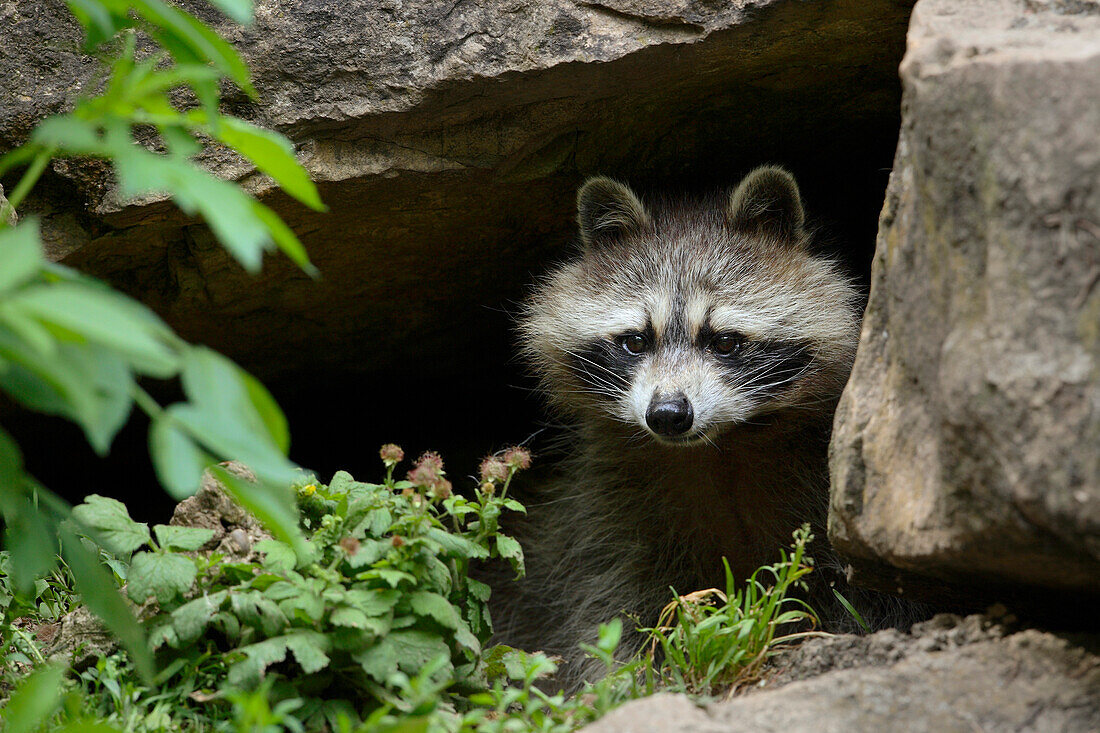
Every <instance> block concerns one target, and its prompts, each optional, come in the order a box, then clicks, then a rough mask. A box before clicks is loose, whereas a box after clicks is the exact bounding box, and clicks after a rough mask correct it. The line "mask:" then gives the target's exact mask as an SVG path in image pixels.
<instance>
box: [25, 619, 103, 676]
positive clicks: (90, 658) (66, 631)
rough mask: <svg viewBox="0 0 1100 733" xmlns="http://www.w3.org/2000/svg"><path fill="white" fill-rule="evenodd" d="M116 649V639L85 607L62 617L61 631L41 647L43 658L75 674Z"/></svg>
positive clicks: (59, 629)
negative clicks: (71, 670)
mask: <svg viewBox="0 0 1100 733" xmlns="http://www.w3.org/2000/svg"><path fill="white" fill-rule="evenodd" d="M117 650H118V640H117V639H115V637H114V635H113V634H112V633H111V632H110V631H108V630H107V627H106V626H105V625H104V624H103V622H102V621H100V620H99V618H98V617H97V616H95V615H94V614H93V613H92V612H91V611H89V610H88V607H87V606H77V607H76V608H74V609H73V610H72V611H70V612H69V613H67V614H65V615H64V616H62V617H61V622H60V628H58V629H56V632H55V634H54V635H53V636H52V637H51V638H50V639H49V641H43V644H42V656H43V657H45V658H47V659H49V660H50V661H54V662H60V663H62V664H67V665H69V666H71V667H72V668H73V669H75V670H78V671H83V670H84V669H86V668H88V667H90V666H91V665H93V664H95V663H96V661H98V660H99V659H100V658H101V657H105V656H107V655H108V654H113V653H114V652H115V651H117Z"/></svg>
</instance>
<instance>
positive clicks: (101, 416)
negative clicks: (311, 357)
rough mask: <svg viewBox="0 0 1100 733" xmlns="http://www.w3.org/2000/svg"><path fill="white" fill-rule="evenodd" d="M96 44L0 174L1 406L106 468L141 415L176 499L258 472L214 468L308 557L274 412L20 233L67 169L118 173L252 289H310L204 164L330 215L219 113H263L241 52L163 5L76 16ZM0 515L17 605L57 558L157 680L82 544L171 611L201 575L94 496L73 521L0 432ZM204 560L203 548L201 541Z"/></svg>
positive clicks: (255, 207) (242, 9)
mask: <svg viewBox="0 0 1100 733" xmlns="http://www.w3.org/2000/svg"><path fill="white" fill-rule="evenodd" d="M67 1H68V6H69V9H70V10H71V11H72V13H73V15H74V16H75V18H76V19H77V21H78V22H79V23H80V24H81V26H82V27H83V29H84V37H85V43H84V48H85V50H86V51H87V52H89V53H93V54H96V55H97V56H98V58H100V60H101V61H102V62H103V64H104V66H105V72H106V73H105V76H104V82H103V84H102V86H101V87H100V88H99V89H97V90H95V92H94V94H93V95H92V96H86V97H83V98H81V99H78V100H75V102H74V104H73V105H72V111H71V112H68V113H66V114H62V115H57V116H54V117H51V118H49V119H47V120H45V121H43V122H42V123H41V124H40V125H39V126H38V127H37V128H36V129H35V130H34V131H33V132H32V133H31V135H30V138H29V141H28V142H27V144H26V145H24V146H22V147H20V148H17V149H15V150H12V151H10V152H9V153H7V154H5V155H4V156H3V157H0V174H4V173H7V172H9V171H12V170H15V169H18V168H25V170H24V173H23V175H22V178H21V179H20V180H19V182H18V183H17V184H16V185H15V186H14V187H13V188H12V190H11V193H10V196H9V202H8V205H7V206H5V207H4V209H5V210H4V211H0V390H3V391H4V392H5V393H7V394H8V395H10V396H11V397H12V398H14V399H15V400H16V401H17V402H19V403H21V404H23V405H24V406H25V407H27V408H29V409H32V410H35V411H39V412H43V413H47V414H51V415H58V416H61V417H64V418H67V419H69V420H71V421H73V422H74V423H76V424H77V425H79V426H80V427H81V428H82V429H83V431H84V434H85V436H86V437H87V440H88V442H89V444H90V445H91V446H92V447H93V448H94V449H95V450H96V451H97V452H98V453H100V454H101V455H102V454H106V453H107V452H108V451H109V450H110V447H111V444H112V442H113V440H114V437H115V435H116V434H117V433H118V431H119V430H120V429H121V428H122V426H123V425H124V424H125V423H126V421H127V419H128V418H129V416H130V413H131V412H132V410H133V408H134V406H135V405H136V406H137V407H138V408H139V409H140V410H142V411H144V412H145V413H147V414H148V415H149V417H150V419H151V426H150V431H149V451H150V455H151V457H152V461H153V465H154V468H155V470H156V474H157V477H158V479H159V480H160V482H161V484H162V485H163V486H164V488H165V489H166V490H167V491H168V492H169V493H170V494H171V495H172V496H173V497H175V498H177V499H182V498H184V497H186V496H188V495H190V494H192V493H194V492H195V490H197V489H198V487H199V484H200V480H201V477H202V473H203V471H204V470H205V469H207V468H208V467H210V466H211V464H213V463H215V462H216V461H220V460H235V461H240V462H241V463H244V464H245V465H247V466H249V467H250V468H251V470H252V471H253V472H254V473H255V475H256V477H257V481H255V482H253V481H245V480H242V479H240V478H239V477H237V476H236V475H235V474H232V473H230V472H229V471H226V470H225V469H222V468H220V467H217V468H215V469H214V470H215V473H216V474H217V475H218V476H219V477H220V478H222V479H224V481H225V483H226V485H227V488H228V490H229V491H230V493H231V494H232V495H233V496H234V497H235V498H236V499H237V500H238V501H240V503H241V504H243V505H244V506H245V507H247V508H248V509H250V510H251V511H253V512H254V513H255V514H256V515H257V516H258V517H259V518H260V519H261V520H262V521H264V522H265V523H266V524H267V525H268V528H269V529H270V530H271V531H272V532H273V533H274V535H275V536H276V537H278V538H279V539H280V540H282V541H283V542H285V543H286V544H287V545H288V546H289V547H291V548H293V549H294V550H295V551H296V552H298V553H300V554H302V555H304V554H306V553H308V548H307V546H306V545H305V543H304V540H303V539H302V536H301V532H300V530H299V528H298V522H297V512H296V508H295V505H294V499H293V493H292V491H291V489H290V488H289V485H290V483H291V481H293V480H294V479H295V478H296V477H297V476H298V475H299V472H298V471H297V468H296V466H295V465H294V464H293V463H291V462H290V461H289V459H288V458H287V457H286V454H287V451H288V449H289V445H290V434H289V430H288V428H287V423H286V419H285V417H284V416H283V414H282V412H281V411H280V409H279V407H278V405H277V404H276V403H275V401H274V399H272V397H271V395H270V394H269V393H268V392H267V390H266V389H265V388H264V387H263V385H261V384H260V383H259V382H258V381H257V380H256V379H255V378H253V377H252V376H251V375H249V374H247V373H246V372H245V371H244V370H242V369H241V368H240V367H238V366H237V365H235V364H234V363H232V362H231V361H230V360H228V359H226V358H225V357H222V356H220V355H219V354H217V353H215V352H213V351H210V350H209V349H206V348H203V347H198V346H193V345H191V344H188V343H186V342H184V341H183V340H182V339H180V338H179V337H178V336H176V334H175V333H174V332H173V331H172V329H171V328H169V327H168V325H167V324H165V323H164V322H163V321H162V320H161V319H160V318H159V317H157V316H156V314H154V313H153V312H152V311H151V310H149V309H148V308H147V307H145V306H144V305H142V304H141V303H138V302H136V301H134V300H131V299H130V298H128V297H126V296H124V295H122V294H120V293H118V292H116V291H114V290H112V289H111V288H109V287H108V286H106V285H104V284H103V283H100V282H98V281H96V280H94V279H92V278H89V277H86V276H83V275H80V274H79V273H76V272H73V271H71V270H68V269H67V268H64V267H61V266H58V265H55V264H52V263H48V262H47V261H46V260H45V258H44V256H43V250H42V245H41V238H40V233H39V229H38V223H37V221H36V220H35V219H33V218H26V219H24V220H23V221H21V222H19V223H18V224H16V225H12V224H10V223H9V222H8V217H7V213H8V211H9V210H10V209H13V208H14V209H16V210H18V208H19V207H20V204H21V203H22V202H23V200H24V199H25V197H26V195H27V193H28V192H29V191H30V190H31V188H32V187H33V186H34V184H35V182H36V181H37V179H38V178H39V177H40V176H41V175H42V173H43V172H44V171H45V170H46V168H47V166H48V164H49V161H50V160H51V159H53V158H58V157H78V158H80V157H91V158H97V159H101V160H104V161H106V162H107V163H109V164H110V165H111V167H112V169H113V171H114V174H115V182H116V184H117V190H116V194H117V195H118V196H119V197H120V198H122V199H128V198H133V197H149V196H169V197H171V198H172V199H173V200H174V201H175V203H176V204H177V205H178V206H179V207H180V209H181V210H182V211H183V212H184V213H186V214H188V215H195V216H200V217H202V218H203V219H204V220H205V222H206V223H207V225H208V226H209V227H210V229H211V231H212V232H213V233H214V235H215V237H217V239H218V240H219V242H221V244H222V245H223V246H224V247H225V248H226V250H227V251H228V252H229V253H230V254H231V255H232V256H233V257H234V258H235V259H236V260H237V262H238V263H240V265H241V266H242V267H243V268H245V269H246V270H247V271H249V272H257V271H258V270H259V269H260V267H261V265H262V262H263V257H264V254H265V252H269V251H273V250H275V249H279V250H282V251H283V252H284V253H285V254H286V255H287V256H288V257H290V259H291V260H292V261H294V262H295V263H296V264H297V265H298V266H299V267H301V268H302V269H303V270H304V271H306V272H307V273H309V274H310V275H312V276H316V275H317V271H316V268H314V267H313V265H312V264H311V263H310V261H309V258H308V256H307V255H306V252H305V249H304V248H303V247H302V244H301V242H300V241H299V240H298V238H297V237H296V236H295V234H294V232H293V231H292V230H291V229H290V227H288V226H287V225H286V224H285V223H284V222H283V221H282V220H281V219H280V218H279V216H278V215H277V214H276V213H275V212H274V211H272V210H271V209H270V208H268V207H266V206H264V205H263V204H262V203H260V202H259V201H258V200H256V199H255V198H254V197H253V196H252V195H250V194H249V193H246V192H245V191H244V190H243V189H241V188H240V187H239V186H238V185H236V184H235V183H233V182H229V181H224V180H222V179H219V178H217V177H215V176H213V175H211V174H210V173H208V172H207V171H206V170H204V169H203V168H201V167H200V166H199V165H197V164H196V163H195V162H194V160H193V158H194V156H196V155H198V154H199V153H201V152H202V151H203V150H204V149H206V148H210V147H219V146H220V147H224V148H227V149H229V150H231V151H233V152H235V153H236V154H239V155H240V156H242V157H244V158H245V159H247V160H248V161H250V162H251V163H252V164H253V165H254V166H255V167H256V169H257V170H258V171H260V172H261V173H262V174H264V175H266V176H269V177H270V178H271V179H272V180H273V181H274V183H275V184H276V185H278V186H280V187H282V189H283V190H284V191H285V192H286V193H287V194H289V195H290V196H292V197H294V198H295V199H297V200H298V201H299V202H301V203H302V204H303V205H305V206H307V207H309V208H311V209H313V210H316V211H323V210H324V205H323V203H322V202H321V199H320V196H319V194H318V192H317V189H316V187H315V186H314V185H313V182H312V181H311V180H310V178H309V175H308V173H307V172H306V171H305V170H304V169H303V168H302V167H301V165H300V164H299V163H298V161H297V159H296V158H295V155H294V148H293V146H292V145H291V143H290V142H289V141H288V140H286V139H285V138H284V137H283V136H281V135H279V134H278V133H276V132H272V131H269V130H264V129H262V128H260V127H257V126H256V125H253V124H251V123H249V122H246V121H244V120H240V119H237V118H234V117H230V116H226V115H223V114H222V113H221V112H220V111H219V100H220V89H221V88H222V86H221V85H222V83H223V81H228V82H229V83H231V84H232V85H234V86H236V87H237V88H238V89H240V90H241V91H243V92H244V93H245V94H246V95H248V96H249V97H251V98H253V99H254V98H256V90H255V89H254V88H253V87H252V84H251V82H250V80H249V72H248V68H247V66H246V65H245V63H244V62H243V60H242V59H241V57H240V56H239V54H238V53H237V52H236V50H235V49H234V48H233V47H232V46H231V45H230V44H229V43H227V42H226V41H224V40H223V39H222V38H220V37H219V36H218V34H217V33H216V32H215V31H214V30H212V29H211V28H209V27H208V26H206V25H205V24H203V23H202V22H201V21H199V20H198V19H197V18H196V17H195V16H193V15H191V14H190V13H188V12H186V11H184V10H182V9H180V8H178V7H175V6H174V5H171V4H168V3H167V2H163V0H67ZM211 2H212V4H213V5H215V6H216V7H217V8H219V9H220V10H221V11H222V12H224V13H225V14H226V15H227V16H229V17H230V18H231V19H233V20H235V21H237V22H249V21H250V20H251V17H252V3H251V2H250V0H211ZM147 378H154V379H160V380H168V379H179V381H180V383H181V385H182V387H183V393H184V398H185V399H184V400H183V401H181V402H179V403H177V404H173V405H170V406H168V407H162V406H161V405H160V404H159V403H158V402H157V401H156V400H155V399H153V397H152V396H151V395H150V394H149V393H148V392H146V391H145V389H144V388H143V387H142V386H141V384H140V383H139V382H140V380H142V379H147ZM0 516H2V517H3V523H4V528H5V529H4V540H3V541H4V547H5V548H6V549H8V550H10V552H11V574H12V579H13V580H14V581H15V586H16V587H17V588H20V589H23V590H26V589H29V588H30V586H31V584H32V583H33V580H34V579H35V578H36V577H40V576H41V575H43V574H44V573H47V572H49V571H50V570H52V569H53V568H54V567H55V566H56V564H57V562H58V553H59V552H60V554H61V556H62V557H63V558H64V559H65V561H66V562H67V563H68V564H69V567H70V568H71V569H72V570H73V574H74V577H75V578H76V582H77V586H78V587H77V590H78V591H79V592H80V593H81V595H82V597H83V600H84V602H85V603H86V604H87V605H88V606H89V608H90V609H91V610H92V611H93V612H95V613H96V614H97V615H99V616H100V617H101V618H102V619H103V620H104V621H105V622H106V623H107V625H108V627H109V628H110V629H111V630H112V632H113V633H115V634H116V636H118V638H119V639H120V640H121V641H122V643H123V645H124V646H126V648H127V649H128V650H129V651H130V652H131V654H132V655H133V658H134V661H135V664H136V665H137V667H138V668H139V670H140V671H141V672H142V673H143V674H145V675H146V676H149V675H151V674H152V669H153V665H152V657H151V655H150V653H149V651H148V646H147V644H146V641H145V639H144V636H143V634H142V631H141V629H140V627H139V626H138V624H137V622H136V620H135V619H134V618H133V615H132V614H131V612H130V610H129V608H128V606H127V602H126V601H125V600H124V599H123V597H122V596H121V595H120V594H119V593H118V591H117V586H116V584H115V583H114V582H112V580H111V578H110V575H109V571H108V570H107V569H105V568H104V567H103V565H102V563H101V562H100V558H99V557H98V556H97V554H96V552H95V551H93V550H92V549H90V547H89V545H88V544H87V540H86V539H82V538H81V535H86V536H87V537H91V538H93V539H95V541H96V542H99V543H100V544H101V545H102V546H103V547H105V548H108V549H109V550H110V551H111V552H112V553H119V554H123V555H129V554H130V553H133V552H134V551H135V550H137V549H138V548H139V547H142V546H144V545H149V546H150V547H152V551H144V552H140V553H138V554H137V555H135V556H134V560H133V566H132V568H131V569H132V571H133V577H131V578H130V585H129V587H128V592H129V594H130V595H131V597H135V596H136V598H135V600H143V598H142V596H144V595H153V596H156V597H157V598H158V599H159V600H161V601H162V602H163V601H165V600H167V599H169V598H173V597H176V596H177V595H178V594H179V593H182V592H183V591H184V590H185V589H186V588H187V587H189V586H190V584H191V581H192V580H193V578H194V575H193V568H192V569H191V570H188V569H187V568H184V567H183V564H182V563H180V562H178V558H176V557H174V556H170V555H165V554H163V552H162V551H161V548H158V547H157V546H156V543H154V542H153V540H152V537H151V536H150V534H149V529H148V527H146V526H145V525H143V524H139V523H136V522H133V521H132V520H131V519H130V518H129V514H128V512H127V511H126V508H125V506H123V505H122V504H120V503H118V502H115V501H114V500H111V499H106V498H104V497H90V498H89V500H88V502H87V503H85V504H84V505H82V506H81V507H79V508H78V509H77V510H76V511H75V512H73V511H71V510H70V508H69V507H68V506H67V505H66V504H65V503H64V502H63V501H61V500H60V499H59V498H58V497H57V496H56V495H54V494H52V493H51V492H50V491H48V490H47V489H45V488H44V487H42V486H40V485H38V484H37V482H35V481H34V479H33V478H32V477H31V476H29V475H28V474H26V473H25V471H24V468H23V464H22V458H21V455H20V451H19V448H18V446H17V445H16V444H15V442H14V441H13V440H12V439H11V438H10V436H9V435H8V434H7V433H5V432H3V431H2V430H0ZM156 532H157V540H158V541H159V542H160V543H162V544H167V545H169V546H171V547H175V548H179V549H188V548H190V547H191V546H192V545H194V544H195V542H197V541H199V539H200V538H199V537H197V536H187V537H185V536H183V535H181V534H180V533H179V532H176V531H174V530H171V529H169V528H161V527H158V528H156ZM199 544H201V542H199Z"/></svg>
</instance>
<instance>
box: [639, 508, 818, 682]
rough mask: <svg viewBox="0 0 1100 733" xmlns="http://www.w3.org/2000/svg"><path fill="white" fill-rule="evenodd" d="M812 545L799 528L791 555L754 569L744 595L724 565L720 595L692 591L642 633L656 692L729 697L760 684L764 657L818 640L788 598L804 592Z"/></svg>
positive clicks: (808, 619) (812, 617) (798, 603)
mask: <svg viewBox="0 0 1100 733" xmlns="http://www.w3.org/2000/svg"><path fill="white" fill-rule="evenodd" d="M812 540H813V535H812V534H811V533H810V527H809V525H803V526H802V527H801V528H799V529H798V530H796V531H795V533H794V544H793V545H792V546H791V552H790V553H788V552H786V551H784V550H781V551H780V555H781V558H780V561H779V562H777V563H775V564H774V565H768V566H765V567H762V568H760V569H758V570H757V571H756V572H755V573H753V574H752V577H750V578H749V579H748V580H747V581H746V582H745V583H744V584H743V585H742V586H741V587H738V585H737V584H736V583H735V582H734V579H733V574H732V573H731V572H730V567H729V563H727V562H726V561H725V559H723V563H724V564H725V568H726V590H725V592H723V591H721V590H719V589H717V588H709V589H707V590H700V591H695V592H693V593H688V594H687V595H682V596H677V597H676V598H675V600H673V601H672V602H671V603H669V604H668V605H667V606H665V608H664V610H663V611H662V612H661V615H660V616H659V618H658V620H657V625H656V626H654V627H653V628H649V629H643V630H644V631H646V632H647V633H649V635H650V638H651V642H650V645H649V656H650V659H651V660H652V661H651V663H652V664H653V665H654V671H655V673H656V676H657V678H658V680H659V681H660V684H661V685H662V686H664V687H667V688H670V689H672V690H676V691H680V692H686V693H690V694H696V695H714V694H716V693H718V692H720V691H723V690H728V691H729V692H730V694H732V693H733V692H734V691H736V690H737V689H739V688H741V687H743V686H744V685H746V684H751V683H752V682H755V681H757V680H758V679H759V678H760V671H761V668H762V666H763V664H764V662H765V661H766V660H767V659H768V657H770V656H772V655H774V654H776V653H777V652H779V651H780V650H781V649H782V648H783V647H785V646H787V645H789V644H790V643H791V642H794V641H795V640H797V639H801V638H805V637H806V636H812V635H818V634H819V633H820V632H816V631H814V630H813V629H814V628H815V627H816V626H817V624H818V619H817V615H816V614H815V613H814V611H813V609H812V608H810V607H809V606H808V605H807V604H806V602H805V601H803V600H802V599H800V598H797V597H795V596H792V595H790V592H791V591H792V590H794V589H796V588H805V581H804V580H803V579H804V578H805V576H806V575H808V574H809V573H810V572H812V570H813V561H812V559H810V558H808V557H806V545H807V544H808V543H809V542H810V541H812ZM674 593H675V591H674ZM788 630H789V631H788Z"/></svg>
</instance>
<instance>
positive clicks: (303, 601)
mask: <svg viewBox="0 0 1100 733" xmlns="http://www.w3.org/2000/svg"><path fill="white" fill-rule="evenodd" d="M279 608H280V610H282V612H283V613H285V614H286V615H287V616H288V617H289V618H299V619H301V620H303V621H306V622H308V623H317V622H318V621H320V620H321V618H322V617H324V615H325V602H324V601H323V600H322V599H321V596H319V595H317V594H316V593H311V592H309V591H305V590H300V591H299V592H298V593H296V594H294V595H293V596H291V597H290V598H287V599H285V600H282V601H279Z"/></svg>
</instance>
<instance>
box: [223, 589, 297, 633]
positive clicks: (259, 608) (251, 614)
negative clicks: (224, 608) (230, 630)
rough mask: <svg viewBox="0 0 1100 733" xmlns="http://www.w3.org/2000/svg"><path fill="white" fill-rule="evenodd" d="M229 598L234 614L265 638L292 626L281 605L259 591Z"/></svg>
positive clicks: (235, 594) (233, 595)
mask: <svg viewBox="0 0 1100 733" xmlns="http://www.w3.org/2000/svg"><path fill="white" fill-rule="evenodd" d="M229 598H230V603H231V604H232V610H233V614H234V615H235V616H237V618H239V619H240V620H241V622H242V623H245V624H248V625H249V626H252V627H253V628H257V629H260V630H261V631H262V632H263V634H264V636H274V635H276V634H278V633H279V632H281V631H283V630H284V629H286V627H287V626H288V625H289V624H290V621H289V620H288V619H287V617H286V614H284V613H283V612H282V610H281V609H280V608H279V605H278V604H277V603H275V601H273V600H271V599H270V598H268V597H267V596H265V595H264V594H263V593H260V592H259V591H248V592H245V593H234V594H232V595H231V596H230V597H229Z"/></svg>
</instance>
